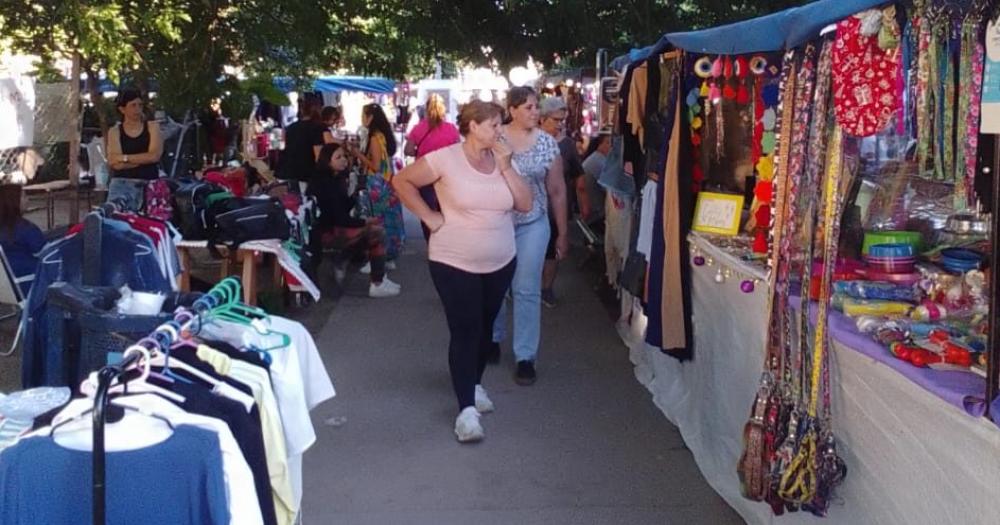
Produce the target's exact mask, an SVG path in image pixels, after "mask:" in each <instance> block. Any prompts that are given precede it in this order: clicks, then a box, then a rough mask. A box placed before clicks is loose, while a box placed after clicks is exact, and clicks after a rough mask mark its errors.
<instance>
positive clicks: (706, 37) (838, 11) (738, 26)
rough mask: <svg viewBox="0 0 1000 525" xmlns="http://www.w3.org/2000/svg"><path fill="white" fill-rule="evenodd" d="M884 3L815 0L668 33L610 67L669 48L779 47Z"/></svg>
mask: <svg viewBox="0 0 1000 525" xmlns="http://www.w3.org/2000/svg"><path fill="white" fill-rule="evenodd" d="M885 3H887V2H886V0H818V1H816V2H813V3H811V4H806V5H804V6H801V7H793V8H791V9H786V10H784V11H779V12H777V13H773V14H770V15H765V16H762V17H758V18H753V19H751V20H745V21H743V22H736V23H734V24H728V25H724V26H719V27H713V28H710V29H704V30H701V31H691V32H687V33H668V34H666V35H663V37H662V38H660V41H659V42H657V43H656V44H654V45H652V46H648V47H644V48H642V49H633V50H632V51H631V52H629V54H628V55H623V56H620V57H618V58H616V59H615V60H614V61H612V62H611V67H613V68H615V69H621V67H622V66H624V65H626V64H629V63H632V62H637V61H639V60H645V59H647V58H649V57H650V56H652V55H654V54H656V53H662V52H664V51H667V50H669V49H672V48H677V49H683V50H685V51H691V52H694V53H706V54H713V55H742V54H746V53H762V52H767V51H782V50H785V49H791V48H794V47H798V46H799V45H801V44H804V43H805V42H807V41H809V40H810V39H812V38H815V37H816V36H818V35H819V32H820V31H822V29H823V28H824V27H826V26H828V25H830V24H832V23H835V22H838V21H840V20H842V19H844V18H847V17H848V16H850V15H853V14H855V13H858V12H861V11H864V10H866V9H871V8H873V7H876V6H879V5H882V4H885Z"/></svg>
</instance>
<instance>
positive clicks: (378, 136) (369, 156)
mask: <svg viewBox="0 0 1000 525" xmlns="http://www.w3.org/2000/svg"><path fill="white" fill-rule="evenodd" d="M362 123H363V124H364V126H365V127H366V128H368V146H367V147H366V148H365V152H364V154H360V153H358V154H357V158H358V161H359V162H360V163H361V166H362V167H363V168H364V169H365V172H366V174H367V175H368V177H366V178H367V189H368V197H369V199H370V200H371V214H372V217H373V218H376V219H379V221H381V223H382V226H383V227H384V228H385V233H386V259H387V260H388V261H394V260H395V259H396V258H397V257H399V255H400V254H401V253H402V251H403V241H404V240H405V239H406V232H405V226H404V224H403V206H402V204H401V203H400V202H399V197H398V196H397V195H396V193H395V192H394V191H393V190H392V186H391V185H390V181H391V180H392V176H393V166H392V157H393V155H395V154H396V137H395V135H394V134H393V132H392V126H391V125H389V119H388V118H386V116H385V112H384V111H382V107H381V106H379V105H378V104H368V105H366V106H365V107H364V111H363V113H362Z"/></svg>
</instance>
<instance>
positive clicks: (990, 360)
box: [986, 135, 1000, 417]
mask: <svg viewBox="0 0 1000 525" xmlns="http://www.w3.org/2000/svg"><path fill="white" fill-rule="evenodd" d="M990 178H991V183H992V187H993V201H992V202H993V206H992V207H991V208H990V222H991V225H990V226H991V227H992V229H991V230H990V242H991V248H990V251H991V252H992V253H991V254H990V344H989V352H988V354H987V363H986V364H987V370H986V417H989V416H990V405H992V404H993V400H994V399H996V397H997V389H998V388H1000V384H998V383H1000V351H998V350H997V346H998V345H1000V311H998V307H1000V279H998V278H997V276H998V273H997V272H998V271H1000V244H998V243H997V232H998V231H1000V135H994V136H993V171H992V172H991V173H990Z"/></svg>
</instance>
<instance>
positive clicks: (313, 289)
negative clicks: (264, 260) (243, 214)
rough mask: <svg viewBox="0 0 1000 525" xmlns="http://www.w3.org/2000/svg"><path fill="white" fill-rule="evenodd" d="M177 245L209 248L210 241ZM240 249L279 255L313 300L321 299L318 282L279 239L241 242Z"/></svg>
mask: <svg viewBox="0 0 1000 525" xmlns="http://www.w3.org/2000/svg"><path fill="white" fill-rule="evenodd" d="M177 246H178V247H182V248H208V241H180V242H178V243H177ZM240 249H241V250H255V251H259V252H266V253H272V254H274V255H275V257H277V259H278V264H280V265H281V268H282V269H284V270H285V271H286V272H288V273H289V274H291V275H293V276H294V277H295V278H296V279H298V281H299V283H300V286H301V289H303V290H305V291H306V292H309V295H311V296H312V298H313V300H315V301H319V297H320V292H319V287H317V286H316V283H314V282H313V281H312V279H310V278H309V276H308V275H307V274H306V272H305V271H303V270H302V266H300V265H299V263H298V261H296V260H295V259H294V258H292V255H291V254H289V253H288V250H286V249H285V247H284V246H282V245H281V241H279V240H277V239H265V240H261V241H247V242H244V243H242V244H240ZM289 288H290V289H291V290H292V291H298V290H297V288H298V287H297V286H289Z"/></svg>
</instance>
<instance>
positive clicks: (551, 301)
mask: <svg viewBox="0 0 1000 525" xmlns="http://www.w3.org/2000/svg"><path fill="white" fill-rule="evenodd" d="M542 304H544V305H545V306H547V307H549V308H555V307H556V293H555V292H553V291H552V289H551V288H549V289H546V290H542Z"/></svg>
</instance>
